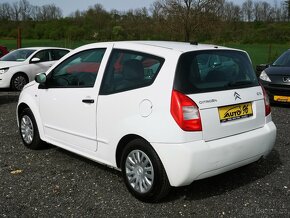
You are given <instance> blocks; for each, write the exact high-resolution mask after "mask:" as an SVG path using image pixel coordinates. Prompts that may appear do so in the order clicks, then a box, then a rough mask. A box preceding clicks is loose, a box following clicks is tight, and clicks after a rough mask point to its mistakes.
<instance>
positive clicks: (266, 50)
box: [0, 39, 290, 67]
mask: <svg viewBox="0 0 290 218" xmlns="http://www.w3.org/2000/svg"><path fill="white" fill-rule="evenodd" d="M91 42H93V41H86V40H83V41H71V40H49V39H45V40H43V39H42V40H30V39H23V40H22V47H33V46H57V47H66V48H72V49H74V48H77V47H79V46H81V45H84V44H88V43H91ZM0 45H5V46H6V47H7V48H8V49H10V50H11V49H16V47H17V43H16V40H8V39H4V40H2V39H0ZM223 46H227V47H232V48H237V49H242V50H245V51H247V52H248V53H249V55H250V57H251V59H252V61H253V66H254V67H255V66H256V65H258V64H266V63H271V62H273V61H274V60H275V59H276V58H277V57H278V56H279V55H280V54H282V53H283V52H284V51H286V50H287V49H288V48H290V43H288V44H239V43H225V44H223Z"/></svg>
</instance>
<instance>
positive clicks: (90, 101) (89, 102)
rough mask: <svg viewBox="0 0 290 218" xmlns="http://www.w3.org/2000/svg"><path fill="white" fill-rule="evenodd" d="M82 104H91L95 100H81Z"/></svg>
mask: <svg viewBox="0 0 290 218" xmlns="http://www.w3.org/2000/svg"><path fill="white" fill-rule="evenodd" d="M82 102H83V103H86V104H93V103H94V102H95V100H94V99H83V100H82Z"/></svg>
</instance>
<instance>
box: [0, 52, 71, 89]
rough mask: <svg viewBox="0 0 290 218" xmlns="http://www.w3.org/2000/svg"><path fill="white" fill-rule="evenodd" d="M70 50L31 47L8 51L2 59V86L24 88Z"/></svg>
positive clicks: (0, 69)
mask: <svg viewBox="0 0 290 218" xmlns="http://www.w3.org/2000/svg"><path fill="white" fill-rule="evenodd" d="M69 52H70V49H66V48H54V47H31V48H21V49H17V50H14V51H12V52H10V53H8V54H7V55H5V56H3V57H2V58H1V59H0V88H11V89H13V90H17V91H20V90H22V88H23V87H24V85H26V84H27V83H28V82H30V81H32V80H34V77H35V75H36V74H37V73H40V72H45V71H47V70H48V68H49V67H51V66H52V65H53V64H54V63H55V61H57V60H59V59H60V58H61V57H63V56H64V55H66V54H67V53H69Z"/></svg>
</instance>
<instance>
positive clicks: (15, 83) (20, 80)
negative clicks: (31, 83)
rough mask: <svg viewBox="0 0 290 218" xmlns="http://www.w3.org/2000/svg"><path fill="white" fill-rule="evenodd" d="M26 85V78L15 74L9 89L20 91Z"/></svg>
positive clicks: (21, 74)
mask: <svg viewBox="0 0 290 218" xmlns="http://www.w3.org/2000/svg"><path fill="white" fill-rule="evenodd" d="M27 83H28V79H27V77H26V76H25V75H24V74H23V73H16V74H15V75H14V76H13V77H12V79H11V84H10V86H11V89H13V90H15V91H21V90H22V89H23V87H24V86H25V85H26V84H27Z"/></svg>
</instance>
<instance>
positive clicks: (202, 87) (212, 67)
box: [174, 50, 258, 94]
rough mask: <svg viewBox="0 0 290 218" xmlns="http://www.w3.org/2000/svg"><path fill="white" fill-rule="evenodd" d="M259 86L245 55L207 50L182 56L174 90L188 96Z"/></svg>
mask: <svg viewBox="0 0 290 218" xmlns="http://www.w3.org/2000/svg"><path fill="white" fill-rule="evenodd" d="M257 85H258V80H257V77H256V75H255V72H254V70H253V67H252V64H251V62H250V60H249V58H248V55H247V54H246V53H244V52H241V51H230V50H206V51H197V52H188V53H184V54H182V55H181V57H180V59H179V63H178V65H177V71H176V75H175V81H174V89H176V90H178V91H180V92H183V93H185V94H194V93H201V92H212V91H220V90H228V89H236V88H247V87H253V86H257Z"/></svg>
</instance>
